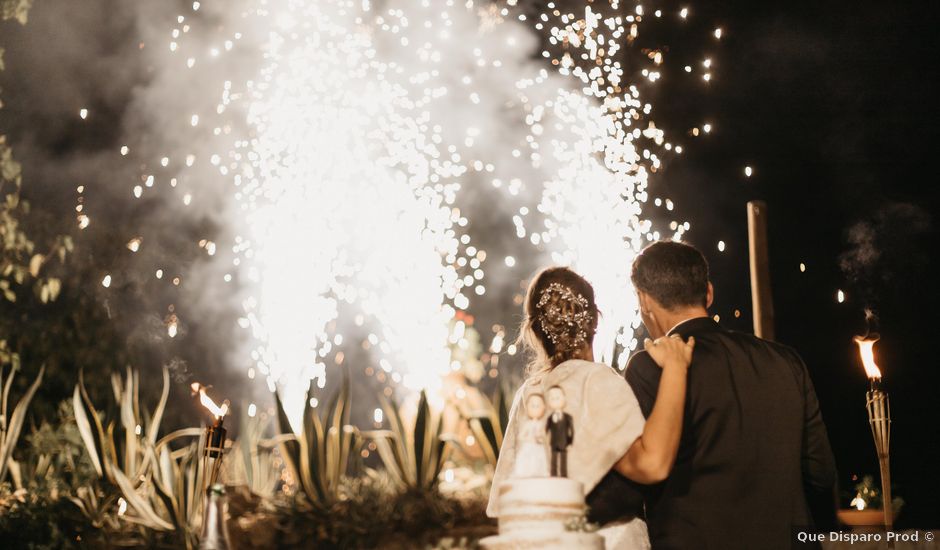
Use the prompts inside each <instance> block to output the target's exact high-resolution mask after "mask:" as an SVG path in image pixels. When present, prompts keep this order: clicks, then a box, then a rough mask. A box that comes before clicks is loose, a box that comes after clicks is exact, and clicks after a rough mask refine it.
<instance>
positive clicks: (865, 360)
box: [855, 336, 881, 380]
mask: <svg viewBox="0 0 940 550" xmlns="http://www.w3.org/2000/svg"><path fill="white" fill-rule="evenodd" d="M877 341H878V338H877V337H861V336H856V337H855V343H856V344H858V353H859V355H861V357H862V365H864V366H865V374H866V375H867V376H868V378H870V379H872V380H876V379H877V380H880V379H881V369H879V368H878V365H876V364H875V342H877Z"/></svg>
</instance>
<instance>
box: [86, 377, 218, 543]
mask: <svg viewBox="0 0 940 550" xmlns="http://www.w3.org/2000/svg"><path fill="white" fill-rule="evenodd" d="M169 382H170V378H169V372H168V371H167V369H163V391H162V393H161V396H160V400H159V402H158V403H157V406H156V407H155V408H154V409H153V411H152V412H151V413H149V414H147V412H146V411H143V415H142V412H141V411H142V408H141V406H140V401H139V398H138V393H139V392H138V387H139V386H138V385H139V374H138V373H137V372H136V371H133V370H131V369H130V368H128V369H127V375H126V377H124V378H123V379H122V377H121V376H120V375H117V374H115V375H114V376H113V377H112V380H111V385H112V390H113V392H114V398H115V400H116V401H117V404H118V408H119V411H120V414H119V418H118V419H107V418H105V415H103V414H102V413H99V412H98V411H97V410H96V409H95V407H94V405H93V403H92V401H91V399H90V398H89V396H88V392H87V391H86V389H85V384H84V380H83V375H82V373H79V381H78V384H77V385H76V386H75V391H74V392H73V394H72V407H73V409H74V414H75V422H76V424H77V425H78V430H79V433H80V434H81V437H82V441H83V442H84V443H85V448H86V450H87V451H88V455H89V458H90V459H91V462H92V465H93V466H94V468H95V471H96V473H97V474H98V476H99V478H100V479H102V480H103V481H105V482H106V483H108V484H109V485H110V486H111V487H113V488H114V489H116V490H115V491H113V492H112V494H111V497H110V499H108V500H105V501H104V503H103V504H99V503H98V502H97V499H96V498H92V497H93V496H94V495H85V496H84V498H83V497H82V495H79V496H78V497H77V500H76V499H73V502H75V503H76V505H78V506H79V508H80V509H82V511H83V512H85V513H86V515H89V516H92V515H96V514H100V511H99V508H101V507H102V506H105V507H108V506H113V503H114V501H113V499H114V496H116V495H119V497H120V498H122V499H123V500H124V502H125V503H126V510H124V511H122V512H121V515H122V518H123V519H124V520H126V521H129V522H131V523H135V524H139V525H142V526H144V527H146V528H149V529H152V530H154V531H178V532H179V533H180V535H181V537H182V538H183V539H184V540H185V545H186V546H187V547H192V545H194V544H195V533H196V532H197V527H198V521H199V519H200V515H199V506H200V505H201V501H202V490H201V488H202V478H201V475H202V469H201V468H199V457H200V456H202V452H201V451H202V449H203V446H204V444H205V442H204V441H203V439H204V431H203V430H201V429H199V428H187V429H182V430H177V431H175V432H173V433H170V434H168V435H166V436H164V437H163V438H160V439H157V438H158V435H159V431H160V423H161V421H162V418H163V411H164V410H165V408H166V402H167V397H168V395H169ZM182 438H189V439H194V438H198V442H196V443H191V444H189V445H188V446H186V447H183V448H182V449H179V450H175V451H174V450H172V449H171V448H170V443H171V442H173V441H176V440H179V439H182Z"/></svg>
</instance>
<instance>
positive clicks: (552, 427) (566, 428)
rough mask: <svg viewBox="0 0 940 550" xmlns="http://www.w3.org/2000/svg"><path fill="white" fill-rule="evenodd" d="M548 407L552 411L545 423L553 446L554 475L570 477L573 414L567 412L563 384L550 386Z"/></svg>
mask: <svg viewBox="0 0 940 550" xmlns="http://www.w3.org/2000/svg"><path fill="white" fill-rule="evenodd" d="M547 393H548V395H547V397H548V408H549V409H550V410H551V413H549V415H548V421H547V422H546V423H545V431H547V432H548V433H549V444H550V446H551V448H552V477H559V476H560V477H568V446H569V445H571V444H572V443H573V442H574V426H573V423H574V422H573V419H572V418H571V415H570V414H568V413H566V412H565V410H564V409H565V402H566V401H565V390H563V389H561V386H552V387H550V388H548V392H547Z"/></svg>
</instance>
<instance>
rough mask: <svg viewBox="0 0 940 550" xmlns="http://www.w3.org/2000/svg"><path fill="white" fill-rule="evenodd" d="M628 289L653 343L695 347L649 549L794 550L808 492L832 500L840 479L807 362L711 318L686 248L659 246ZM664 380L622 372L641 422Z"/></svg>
mask: <svg viewBox="0 0 940 550" xmlns="http://www.w3.org/2000/svg"><path fill="white" fill-rule="evenodd" d="M632 278H633V283H634V286H635V287H636V289H637V293H638V297H639V301H640V310H641V315H642V317H643V321H644V324H645V325H646V327H647V330H648V331H649V333H650V335H651V336H652V337H654V338H658V337H661V336H664V335H667V334H668V335H671V334H679V335H681V336H682V337H683V338H689V337H694V338H695V341H696V347H695V353H694V355H693V358H692V364H691V366H690V367H689V378H688V391H687V398H686V405H685V419H684V421H683V432H682V438H681V440H680V444H679V451H678V455H677V457H676V462H675V466H674V468H673V470H672V473H671V474H670V476H669V478H668V479H667V480H666V481H665V482H663V483H661V484H659V485H656V486H652V487H649V488H647V489H644V497H645V501H646V514H647V521H648V524H649V530H650V539H651V542H652V545H653V549H654V550H658V549H660V548H662V549H671V548H676V549H686V548H700V549H708V548H720V549H732V548H742V549H744V548H762V549H771V548H780V549H784V548H790V547H791V544H792V535H791V531H792V530H793V529H794V528H804V529H805V528H806V527H808V526H810V525H811V524H812V523H813V521H812V517H811V514H810V511H809V507H808V505H807V495H806V491H805V490H804V488H806V489H807V490H811V491H812V492H814V493H821V494H826V493H828V494H830V495H831V494H832V490H833V487H834V484H835V477H836V474H835V463H834V459H833V456H832V451H831V448H830V445H829V438H828V435H827V433H826V427H825V425H824V424H823V420H822V416H821V414H820V411H819V404H818V401H817V399H816V393H815V390H814V389H813V384H812V381H811V380H810V377H809V373H808V372H807V369H806V367H805V365H804V364H803V361H802V360H801V359H800V357H799V355H797V353H796V352H795V351H793V350H792V349H790V348H787V347H785V346H782V345H779V344H775V343H773V342H768V341H765V340H761V339H759V338H756V337H754V336H751V335H748V334H740V333H735V332H731V331H728V330H725V329H723V328H722V327H721V326H720V325H718V323H716V322H715V321H713V320H712V319H711V318H710V317H709V316H708V312H707V309H706V308H707V307H708V306H710V305H711V300H712V295H713V290H712V287H711V284H710V283H709V282H708V266H707V263H706V262H705V259H704V257H703V256H702V255H701V253H700V252H699V251H698V250H696V249H694V248H692V247H691V246H688V245H685V244H681V243H674V242H660V243H654V244H653V245H651V246H649V247H648V248H647V249H646V250H644V251H643V252H642V253H641V254H640V255H639V256H638V257H637V260H636V261H635V263H634V265H633V272H632ZM661 372H662V371H661V370H660V369H659V368H657V367H656V365H655V364H654V362H653V361H652V359H651V358H650V357H649V355H648V354H647V353H646V352H640V353H637V354H636V355H634V357H633V358H631V360H630V363H629V365H628V367H627V371H626V378H627V382H629V384H630V386H631V388H632V389H633V391H634V393H635V394H636V397H637V400H638V401H639V403H640V407H641V409H642V410H643V413H644V414H645V415H649V413H650V411H651V410H652V407H653V404H654V402H655V398H656V394H657V389H658V387H659V381H660V376H661Z"/></svg>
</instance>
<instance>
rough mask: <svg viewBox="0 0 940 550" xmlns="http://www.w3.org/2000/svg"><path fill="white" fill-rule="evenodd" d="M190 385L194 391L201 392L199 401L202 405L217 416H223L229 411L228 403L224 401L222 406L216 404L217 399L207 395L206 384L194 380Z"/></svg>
mask: <svg viewBox="0 0 940 550" xmlns="http://www.w3.org/2000/svg"><path fill="white" fill-rule="evenodd" d="M190 387H191V388H192V389H193V393H198V394H199V402H200V403H202V406H203V407H205V408H206V409H208V410H209V412H211V413H212V414H213V415H215V417H216V418H222V417H223V416H225V415H226V414H227V413H228V403H222V406H221V407H220V406H219V405H216V404H215V401H213V400H212V398H211V397H209V396H208V395H206V387H205V386H203V385H202V384H200V383H199V382H193V383H192V385H191V386H190Z"/></svg>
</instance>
